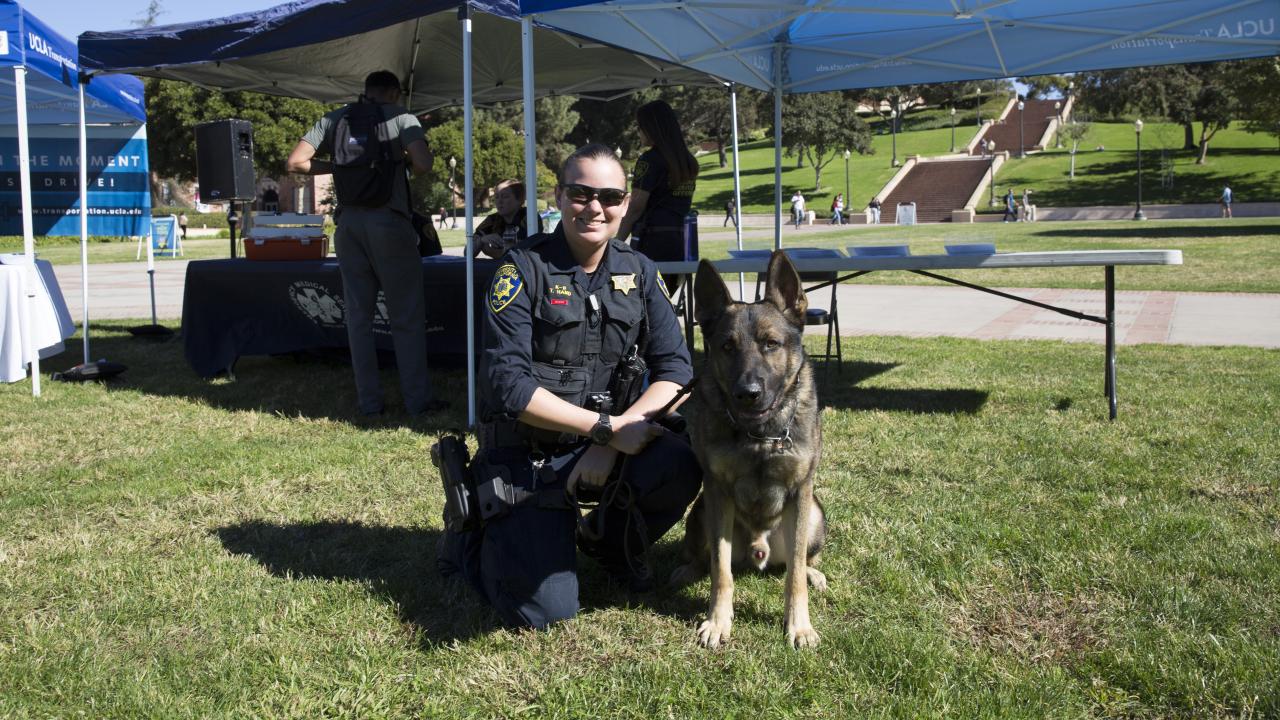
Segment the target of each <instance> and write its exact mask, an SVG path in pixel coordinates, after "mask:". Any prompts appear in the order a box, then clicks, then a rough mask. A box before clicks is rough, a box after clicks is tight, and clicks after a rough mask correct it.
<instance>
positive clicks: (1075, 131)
mask: <svg viewBox="0 0 1280 720" xmlns="http://www.w3.org/2000/svg"><path fill="white" fill-rule="evenodd" d="M1089 129H1090V125H1089V123H1087V122H1079V121H1077V120H1076V119H1075V118H1072V119H1071V122H1068V123H1065V124H1064V125H1062V126H1061V127H1060V128H1059V129H1058V134H1059V135H1061V136H1062V137H1064V138H1066V139H1067V141H1068V142H1070V143H1071V175H1070V176H1069V177H1070V179H1071V180H1075V179H1076V150H1079V149H1080V141H1082V140H1084V137H1085V136H1086V135H1088V134H1089Z"/></svg>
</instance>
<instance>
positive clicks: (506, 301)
mask: <svg viewBox="0 0 1280 720" xmlns="http://www.w3.org/2000/svg"><path fill="white" fill-rule="evenodd" d="M523 288H524V278H522V277H520V270H519V268H517V267H516V265H515V263H511V262H507V263H503V264H502V267H499V268H498V271H497V272H496V273H494V274H493V284H492V285H491V286H489V309H490V310H492V311H493V312H495V313H499V312H502V311H503V309H504V308H506V307H507V306H508V305H510V304H511V301H512V300H515V299H516V296H517V295H519V294H520V291H521V290H522V289H523Z"/></svg>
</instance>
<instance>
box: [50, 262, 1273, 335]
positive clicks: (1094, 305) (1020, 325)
mask: <svg viewBox="0 0 1280 720" xmlns="http://www.w3.org/2000/svg"><path fill="white" fill-rule="evenodd" d="M186 268H187V262H186V261H184V260H176V261H165V262H159V263H156V306H157V315H158V317H159V318H160V320H161V322H163V323H166V324H170V325H177V324H178V323H179V320H180V318H181V317H182V287H183V280H184V278H185V276H186ZM54 270H55V273H56V274H57V276H58V284H59V285H60V286H61V288H62V293H63V295H64V296H65V298H66V300H67V307H68V308H69V309H70V310H71V316H72V318H73V319H74V320H75V321H76V324H77V325H79V324H80V323H81V321H82V320H83V317H84V316H83V313H82V310H81V308H82V303H81V290H80V267H79V266H78V265H59V266H56V267H55V268H54ZM89 283H90V286H89V306H90V310H91V315H90V318H89V323H90V328H92V326H93V324H94V323H95V322H98V321H103V320H109V319H122V318H130V319H142V320H145V319H149V318H150V316H151V305H150V294H149V291H148V288H147V270H146V263H113V264H104V265H93V266H91V267H90V269H89ZM730 286H731V287H733V288H734V290H735V291H736V289H737V288H736V286H737V283H736V282H735V283H730ZM1119 286H1120V288H1121V289H1119V290H1117V292H1116V339H1117V341H1118V342H1119V343H1121V344H1129V345H1132V344H1138V343H1177V344H1185V345H1245V346H1251V347H1265V348H1280V294H1264V293H1175V292H1163V291H1126V290H1123V287H1124V280H1123V277H1122V278H1121V279H1120V281H1119ZM753 289H754V284H753V283H750V282H748V284H747V286H746V290H747V293H748V294H750V293H751V292H753ZM1002 289H1004V290H1006V291H1007V292H1011V293H1012V294H1015V295H1018V296H1021V297H1026V298H1030V299H1032V300H1037V301H1040V302H1044V303H1048V304H1051V305H1056V306H1059V307H1067V308H1070V309H1072V310H1077V311H1080V312H1084V313H1088V314H1090V315H1097V316H1101V315H1103V313H1104V308H1103V293H1102V291H1100V290H1057V289H1043V288H1041V289H1008V288H1002ZM830 297H831V295H830V293H829V292H827V291H822V292H818V293H815V294H814V295H813V296H812V297H811V298H810V301H811V303H812V304H813V305H814V306H816V307H826V306H827V304H828V301H829V300H830ZM838 297H839V306H840V310H841V317H840V330H841V334H842V335H905V336H912V337H927V336H948V337H963V338H976V339H1036V340H1068V341H1079V342H1095V343H1101V342H1103V330H1102V326H1101V325H1098V324H1097V323H1092V322H1087V321H1083V320H1075V319H1072V318H1069V317H1067V316H1065V315H1059V314H1058V313H1055V312H1052V311H1049V310H1041V309H1039V308H1036V307H1033V306H1031V305H1025V304H1022V303H1017V302H1013V301H1011V300H1006V299H1003V298H999V297H996V296H994V295H988V294H986V293H981V292H976V291H973V290H969V289H966V288H953V287H935V286H911V285H894V286H891V285H860V284H858V283H857V282H856V281H855V282H848V283H844V284H842V285H841V286H840V290H839V296H838ZM809 331H810V332H812V333H822V334H825V332H826V330H825V328H819V327H813V328H809Z"/></svg>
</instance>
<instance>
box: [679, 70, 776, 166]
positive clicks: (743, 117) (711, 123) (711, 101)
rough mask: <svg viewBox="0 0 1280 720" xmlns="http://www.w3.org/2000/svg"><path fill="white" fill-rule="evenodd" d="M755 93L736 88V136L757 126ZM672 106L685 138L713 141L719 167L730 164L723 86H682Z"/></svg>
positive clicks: (728, 105) (726, 98)
mask: <svg viewBox="0 0 1280 720" xmlns="http://www.w3.org/2000/svg"><path fill="white" fill-rule="evenodd" d="M759 96H762V93H760V92H759V91H757V90H752V89H750V88H738V134H739V135H746V134H747V133H749V132H750V131H751V129H752V128H754V127H755V126H756V122H757V109H758V107H759V100H758V97H759ZM670 102H671V106H672V108H674V109H675V111H676V114H677V115H679V117H680V123H681V124H682V125H683V126H684V132H685V138H686V139H687V140H688V141H689V142H690V143H695V144H697V143H701V142H703V141H708V142H714V143H715V144H716V152H717V153H718V154H719V161H720V167H725V166H726V165H728V164H729V161H728V157H727V156H726V154H725V147H726V146H727V145H728V144H729V143H730V142H731V141H732V139H733V115H732V112H731V111H732V109H733V108H732V103H731V102H730V98H729V89H728V88H726V87H685V88H682V89H680V90H678V91H676V92H674V93H672V97H671V98H670Z"/></svg>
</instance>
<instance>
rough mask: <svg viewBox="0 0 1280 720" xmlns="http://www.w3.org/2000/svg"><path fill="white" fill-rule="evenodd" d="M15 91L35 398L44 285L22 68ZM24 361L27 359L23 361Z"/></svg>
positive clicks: (26, 331) (25, 337)
mask: <svg viewBox="0 0 1280 720" xmlns="http://www.w3.org/2000/svg"><path fill="white" fill-rule="evenodd" d="M13 89H14V95H15V96H16V97H15V100H17V105H18V179H19V184H20V185H21V197H22V251H23V252H24V253H25V254H26V256H27V263H26V265H27V266H26V268H25V270H26V272H25V273H23V279H24V283H23V288H22V295H23V299H24V300H25V302H24V303H23V304H22V326H23V330H22V345H23V347H24V348H26V350H27V351H29V352H30V353H31V397H40V348H37V347H35V345H34V344H33V343H34V340H33V337H34V336H33V334H32V331H33V328H32V327H31V322H32V317H31V315H32V313H31V308H32V306H33V305H34V304H35V301H36V283H38V282H40V276H39V271H38V270H37V269H36V238H35V233H34V231H33V230H32V220H31V142H30V137H29V129H28V127H27V69H26V68H25V67H23V66H21V65H15V66H14V68H13ZM22 360H23V361H25V360H26V358H25V357H24V358H22Z"/></svg>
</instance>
